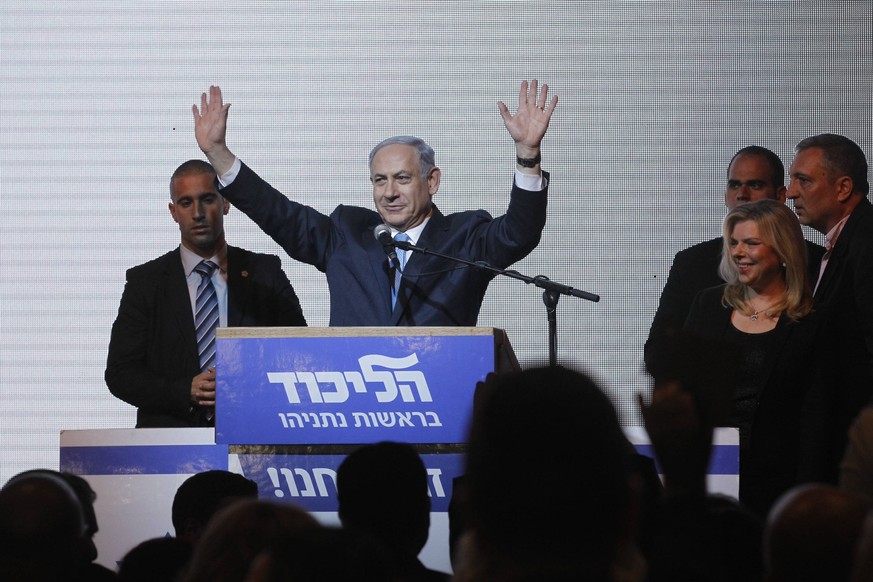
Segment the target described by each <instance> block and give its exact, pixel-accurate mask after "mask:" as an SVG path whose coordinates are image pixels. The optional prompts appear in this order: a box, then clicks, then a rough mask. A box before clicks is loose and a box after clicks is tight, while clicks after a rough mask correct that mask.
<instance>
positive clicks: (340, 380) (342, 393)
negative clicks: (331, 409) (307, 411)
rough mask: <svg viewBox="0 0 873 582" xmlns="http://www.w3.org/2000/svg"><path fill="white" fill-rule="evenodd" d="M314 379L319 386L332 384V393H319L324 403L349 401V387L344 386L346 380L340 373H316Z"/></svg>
mask: <svg viewBox="0 0 873 582" xmlns="http://www.w3.org/2000/svg"><path fill="white" fill-rule="evenodd" d="M315 379H316V380H317V381H318V382H319V383H320V384H333V385H334V387H335V390H334V391H333V392H327V391H324V390H322V391H321V397H322V398H324V402H326V403H328V404H336V403H340V402H345V401H346V400H348V399H349V387H348V386H347V385H346V379H345V377H344V376H343V373H342V372H316V373H315ZM313 402H314V401H313Z"/></svg>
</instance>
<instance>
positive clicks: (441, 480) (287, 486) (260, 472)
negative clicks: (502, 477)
mask: <svg viewBox="0 0 873 582" xmlns="http://www.w3.org/2000/svg"><path fill="white" fill-rule="evenodd" d="M420 456H421V460H422V462H423V463H424V466H425V470H426V471H427V490H428V495H429V496H430V498H431V511H436V512H446V511H448V510H449V501H450V500H451V498H452V483H453V480H454V478H455V477H458V476H459V475H462V474H463V472H464V456H463V455H462V454H459V453H453V454H452V453H450V454H422V455H420ZM236 458H237V460H238V462H239V465H238V466H239V470H240V471H241V474H243V475H245V476H246V477H247V478H249V479H251V480H252V481H254V482H255V483H257V484H258V497H259V498H261V499H272V500H275V501H279V502H283V503H292V504H294V505H297V506H299V507H302V508H303V509H305V510H306V511H336V510H337V506H338V502H337V489H336V473H337V470H338V469H339V466H340V464H341V463H342V462H343V460H344V459H345V458H346V455H344V454H342V455H337V454H326V455H300V454H281V453H275V452H270V453H267V454H260V453H258V454H248V453H241V454H238V455H236Z"/></svg>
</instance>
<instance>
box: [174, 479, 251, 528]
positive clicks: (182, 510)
mask: <svg viewBox="0 0 873 582" xmlns="http://www.w3.org/2000/svg"><path fill="white" fill-rule="evenodd" d="M257 497H258V485H257V484H256V483H255V482H254V481H252V480H251V479H246V478H245V477H243V476H242V475H238V474H236V473H231V472H230V471H219V470H215V471H204V472H203V473H197V474H196V475H192V476H191V477H189V478H188V479H186V480H185V482H184V483H182V484H181V485H180V486H179V488H178V489H177V490H176V495H175V497H174V498H173V515H172V519H173V528H174V529H175V530H176V537H177V538H180V539H183V540H185V541H187V542H189V543H192V544H193V543H196V542H197V540H198V539H199V538H200V535H201V534H202V533H203V530H204V529H205V528H206V525H207V524H208V523H209V520H210V519H211V518H212V516H213V515H214V514H215V512H217V511H218V510H219V509H221V508H223V507H225V506H226V505H228V504H229V503H231V502H233V501H236V500H239V499H251V498H257Z"/></svg>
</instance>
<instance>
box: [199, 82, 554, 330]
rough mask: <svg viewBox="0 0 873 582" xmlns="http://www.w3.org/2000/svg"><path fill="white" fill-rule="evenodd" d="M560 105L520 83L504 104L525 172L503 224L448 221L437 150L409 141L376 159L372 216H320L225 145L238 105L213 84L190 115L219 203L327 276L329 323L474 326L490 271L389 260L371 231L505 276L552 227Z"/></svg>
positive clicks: (415, 258) (415, 256)
mask: <svg viewBox="0 0 873 582" xmlns="http://www.w3.org/2000/svg"><path fill="white" fill-rule="evenodd" d="M556 105H557V97H552V99H551V100H550V101H549V100H548V86H547V85H543V86H542V91H541V92H539V93H538V92H537V82H536V81H535V80H534V81H532V82H531V84H530V86H528V83H527V82H526V81H525V82H524V83H522V85H521V91H520V95H519V106H518V112H517V113H516V114H515V115H512V114H510V113H509V111H508V109H507V107H506V105H504V104H503V103H502V102H501V103H499V104H498V107H499V109H500V113H501V115H502V117H503V121H504V125H505V126H506V128H507V130H508V131H509V134H510V136H511V137H512V139H513V140H514V141H515V146H516V173H515V180H514V181H513V188H512V194H511V196H510V202H509V208H508V210H507V212H506V214H504V215H503V216H499V217H497V218H492V217H491V216H490V215H489V214H488V213H487V212H485V211H484V210H476V211H469V212H459V213H456V214H450V215H443V214H442V213H441V212H440V211H439V209H437V207H436V206H435V205H434V204H433V200H432V199H433V196H434V195H435V194H436V193H437V190H438V189H439V185H440V169H439V168H438V167H436V164H435V162H434V152H433V149H431V147H430V146H428V145H427V144H426V143H425V142H424V141H423V140H421V139H418V138H414V137H406V136H398V137H394V138H389V139H387V140H385V141H383V142H382V143H380V144H378V145H377V146H376V147H375V148H373V150H372V152H371V153H370V181H371V182H372V185H373V201H374V203H375V207H376V211H375V212H374V211H373V210H369V209H366V208H360V207H356V206H342V205H341V206H339V207H337V208H336V209H335V210H334V211H333V212H332V213H331V214H330V216H328V215H325V214H322V213H321V212H319V211H317V210H314V209H312V208H310V207H308V206H304V205H303V204H299V203H297V202H293V201H291V200H289V199H288V198H286V197H285V196H284V195H283V194H281V193H280V192H278V191H277V190H275V189H274V188H273V187H272V186H270V185H269V184H268V183H267V182H265V181H264V180H263V179H261V178H260V177H259V176H258V175H257V174H255V173H254V172H253V171H252V170H251V169H249V167H248V166H246V165H245V164H242V162H240V160H239V159H238V158H237V157H236V156H235V155H234V154H233V153H232V152H231V151H230V150H229V149H228V147H227V145H226V143H225V134H226V129H227V112H228V107H229V105H225V104H223V101H222V95H221V89H220V88H219V87H210V90H209V95H208V96H207V95H206V94H205V93H204V94H203V95H202V97H201V107H200V109H199V110H198V108H197V106H196V105H195V106H194V107H193V112H194V122H195V135H196V138H197V143H198V145H199V146H200V149H201V150H203V152H204V153H205V154H206V157H207V158H209V161H210V162H211V163H212V165H213V166H214V167H215V169H216V171H217V173H218V176H219V182H220V183H221V186H222V187H221V193H222V195H224V196H226V197H227V198H228V199H229V200H230V201H231V202H233V204H234V206H236V207H237V208H239V209H240V210H241V211H242V212H244V213H245V214H246V215H248V216H249V218H251V219H252V220H254V221H255V223H257V224H258V226H260V227H261V229H262V230H263V231H264V232H266V233H267V234H268V235H270V236H271V237H272V238H273V239H274V240H275V241H276V242H278V243H279V244H280V245H281V246H282V248H284V249H285V251H286V252H287V253H288V254H289V255H290V256H291V257H292V258H294V259H296V260H298V261H301V262H304V263H308V264H310V265H313V266H315V267H316V268H317V269H318V270H320V271H322V272H324V273H325V274H326V276H327V284H328V288H329V289H330V324H331V325H333V326H371V325H372V326H396V325H427V326H473V325H476V320H477V318H478V315H479V309H480V307H481V305H482V300H483V298H484V296H485V291H486V288H487V286H488V283H489V282H490V281H491V279H492V278H493V277H494V275H493V274H492V273H490V272H488V271H485V270H481V269H477V268H474V267H467V266H463V265H460V264H458V263H455V262H452V261H449V260H447V259H442V258H439V257H434V256H432V255H427V254H424V253H420V252H410V251H406V253H405V254H403V253H402V252H400V251H398V254H400V255H401V259H400V260H399V261H397V262H394V261H391V262H389V259H388V258H386V250H385V249H384V248H383V245H382V244H380V243H379V241H377V240H376V238H375V237H374V234H373V229H374V228H375V227H376V226H378V225H381V224H385V225H387V226H388V228H389V229H390V233H391V236H394V237H398V236H402V237H405V238H404V239H403V240H406V241H408V242H411V243H412V244H414V245H416V246H418V247H421V248H427V249H429V250H432V251H435V252H439V253H442V254H444V255H449V256H454V257H459V258H462V259H466V260H468V261H472V262H476V261H485V262H486V263H488V264H490V265H492V266H494V267H499V268H506V267H508V266H509V265H511V264H512V263H514V262H516V261H518V260H521V259H522V258H524V257H525V256H527V254H528V253H530V252H531V251H532V250H533V249H534V248H535V247H536V245H537V244H538V243H539V240H540V234H541V233H542V230H543V227H544V226H545V220H546V194H547V188H548V174H547V173H545V172H542V171H541V169H540V161H541V155H540V142H541V141H542V139H543V136H544V135H545V133H546V129H547V128H548V125H549V121H550V119H551V115H552V112H553V111H554V109H555V106H556ZM398 240H400V239H398ZM388 247H389V248H390V245H388ZM403 259H405V261H404V260H403ZM404 262H407V264H405V266H404Z"/></svg>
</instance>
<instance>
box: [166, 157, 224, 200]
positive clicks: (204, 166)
mask: <svg viewBox="0 0 873 582" xmlns="http://www.w3.org/2000/svg"><path fill="white" fill-rule="evenodd" d="M195 174H208V175H210V176H212V179H213V180H214V179H215V178H216V173H215V168H213V167H212V165H211V164H210V163H209V162H204V161H203V160H188V161H187V162H182V164H181V165H180V166H179V167H178V168H176V171H175V172H173V175H172V176H171V177H170V196H172V195H173V182H174V181H175V180H176V178H181V177H182V176H191V175H195Z"/></svg>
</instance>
